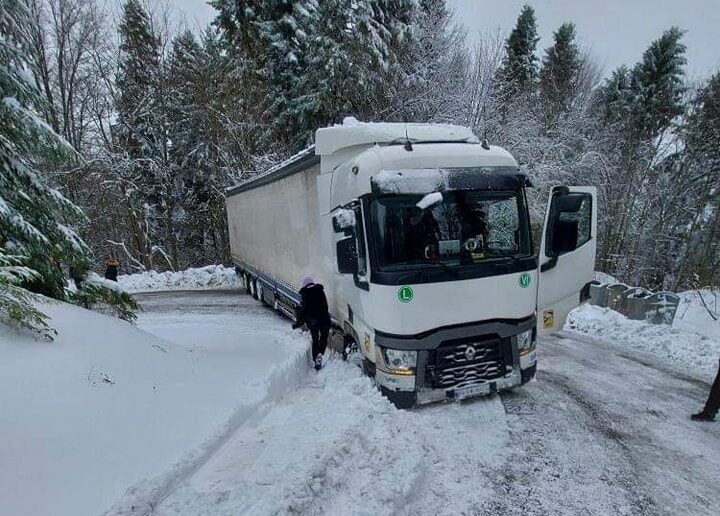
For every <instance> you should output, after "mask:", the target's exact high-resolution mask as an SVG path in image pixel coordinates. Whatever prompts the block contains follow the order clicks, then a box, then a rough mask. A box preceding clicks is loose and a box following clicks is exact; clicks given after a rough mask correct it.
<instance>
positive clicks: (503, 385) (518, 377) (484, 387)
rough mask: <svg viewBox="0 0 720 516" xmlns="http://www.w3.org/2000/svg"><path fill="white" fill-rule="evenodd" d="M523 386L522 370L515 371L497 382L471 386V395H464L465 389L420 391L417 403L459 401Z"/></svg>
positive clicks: (484, 382) (479, 383) (485, 382)
mask: <svg viewBox="0 0 720 516" xmlns="http://www.w3.org/2000/svg"><path fill="white" fill-rule="evenodd" d="M521 384H522V374H521V372H520V369H514V370H513V372H512V373H510V374H508V375H506V376H504V377H502V378H498V379H496V380H488V381H481V382H477V383H474V384H472V385H469V386H467V387H472V388H473V393H472V394H470V395H466V394H464V392H466V391H464V390H463V388H455V387H451V388H448V389H420V390H418V392H417V396H416V403H417V404H418V405H425V404H426V403H436V402H438V401H459V400H463V399H468V398H474V397H476V396H485V395H488V394H491V393H493V392H498V391H504V390H507V389H512V388H513V387H517V386H518V385H521Z"/></svg>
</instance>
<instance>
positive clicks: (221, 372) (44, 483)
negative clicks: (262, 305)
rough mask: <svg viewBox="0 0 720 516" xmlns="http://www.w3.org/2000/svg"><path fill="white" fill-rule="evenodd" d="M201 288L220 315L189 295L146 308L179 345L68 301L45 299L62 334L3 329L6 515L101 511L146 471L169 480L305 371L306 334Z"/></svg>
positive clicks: (1, 509) (1, 493)
mask: <svg viewBox="0 0 720 516" xmlns="http://www.w3.org/2000/svg"><path fill="white" fill-rule="evenodd" d="M202 294H205V297H204V298H203V299H204V301H205V303H206V304H208V305H215V306H214V307H213V308H212V309H211V310H212V312H213V314H214V315H209V316H201V315H200V314H198V313H195V316H193V315H190V314H183V313H182V309H183V308H182V307H184V309H187V308H188V306H189V307H197V308H195V310H196V312H201V311H202V309H201V308H200V307H201V306H202V305H203V303H202V302H198V301H197V300H195V299H187V300H186V301H185V303H186V304H183V301H182V300H175V301H173V303H172V304H173V305H174V308H173V310H170V312H169V313H168V312H165V313H161V312H153V311H152V309H151V310H149V311H148V312H146V313H144V314H143V315H142V316H141V319H140V327H141V328H146V329H149V330H150V331H152V332H155V333H156V334H159V335H163V336H167V337H169V338H171V339H173V340H174V341H175V342H170V341H169V340H166V339H163V338H161V337H159V336H157V335H152V334H151V333H148V332H145V331H143V330H142V329H139V328H135V327H133V326H131V325H129V324H127V323H125V322H123V321H120V320H117V319H115V318H111V317H108V316H104V315H101V314H98V313H95V312H90V311H88V310H84V309H82V308H78V307H75V306H70V305H67V304H63V303H57V302H49V303H47V304H45V305H43V306H42V309H43V310H44V311H45V312H46V313H47V314H48V315H49V316H50V317H52V324H53V325H54V326H55V328H56V329H57V330H58V333H59V334H58V337H57V338H56V339H55V341H53V342H44V341H38V340H35V339H34V338H32V337H29V336H26V335H22V334H18V333H17V332H15V331H14V330H11V329H10V328H8V327H6V326H3V325H0V356H1V357H2V360H0V514H3V515H6V514H7V515H23V516H32V515H47V514H53V515H72V516H77V515H84V514H99V513H101V512H102V511H104V510H106V509H107V508H108V507H110V506H111V505H112V504H113V503H114V502H115V501H116V500H118V499H119V498H120V497H121V496H122V495H123V493H125V491H126V489H127V488H128V487H129V486H131V485H133V484H137V483H138V482H140V481H141V480H142V479H143V478H155V479H156V481H155V484H153V485H154V487H155V488H156V489H163V488H168V487H169V486H171V485H172V478H173V475H174V474H175V473H172V474H170V475H168V474H167V472H168V471H170V472H178V471H183V468H185V469H187V468H192V466H193V464H194V463H195V462H196V461H197V460H200V458H201V457H202V456H203V453H206V452H209V450H210V449H211V448H212V446H213V445H214V444H215V443H217V442H218V441H219V440H221V439H222V438H223V436H224V435H225V434H227V433H229V432H232V430H233V429H234V428H235V427H236V426H237V425H239V424H240V423H241V421H242V419H243V417H246V416H247V415H248V414H250V413H252V412H253V411H254V410H255V408H256V407H257V406H258V405H259V404H260V403H261V402H263V401H264V400H265V399H266V397H267V396H268V395H270V393H274V392H278V391H282V390H283V389H284V385H285V383H286V382H287V381H289V379H291V378H292V377H293V375H295V376H299V375H300V374H302V371H303V370H304V368H305V367H306V364H305V347H306V346H305V340H304V339H303V338H302V336H300V335H298V334H297V332H292V331H291V330H290V329H289V328H287V327H286V326H285V325H282V324H278V318H277V316H275V315H274V314H272V313H270V312H268V311H266V310H259V309H258V310H247V309H246V308H244V307H243V305H242V300H243V299H247V298H246V297H240V296H238V295H237V294H236V293H228V294H215V295H214V296H213V295H212V294H206V293H201V295H202ZM179 307H181V308H179ZM257 308H259V307H257ZM178 312H180V313H178ZM208 319H209V324H206V321H207V320H208ZM142 484H143V487H145V486H148V485H149V484H150V483H149V482H143V483H142ZM148 496H149V495H148V493H147V492H145V491H143V498H144V499H147V498H148Z"/></svg>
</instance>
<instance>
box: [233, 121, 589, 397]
mask: <svg viewBox="0 0 720 516" xmlns="http://www.w3.org/2000/svg"><path fill="white" fill-rule="evenodd" d="M531 187H532V185H531V183H530V180H529V179H528V177H527V176H526V174H524V173H523V172H522V171H521V170H520V168H519V167H518V164H517V162H516V161H515V159H514V158H513V157H512V156H511V155H510V153H508V152H507V151H506V150H504V149H502V148H501V147H497V146H491V145H488V144H487V142H485V141H482V142H481V141H480V140H479V139H478V138H477V137H476V136H475V135H474V134H473V132H472V131H471V130H470V129H468V128H465V127H460V126H454V125H441V124H410V123H408V124H404V123H361V122H357V121H355V120H354V119H346V121H345V122H343V124H342V125H335V126H332V127H327V128H322V129H319V130H318V131H317V132H316V135H315V144H314V146H312V147H310V148H308V149H306V150H304V151H302V152H300V153H299V154H297V155H296V156H294V157H292V158H291V159H289V160H288V161H286V162H284V163H282V164H280V165H278V166H277V167H274V168H272V169H271V170H269V171H267V172H266V173H263V174H261V175H259V176H256V177H254V178H253V179H252V180H250V181H247V182H245V183H242V184H239V185H237V186H234V187H232V188H229V189H228V190H227V194H226V198H227V216H228V228H229V235H230V246H231V252H232V257H233V260H234V263H235V266H236V270H237V271H238V273H239V274H241V275H242V277H243V279H244V282H245V285H246V288H247V289H248V292H249V293H250V294H251V295H252V296H253V297H255V298H256V299H259V300H260V301H262V302H263V303H265V304H267V305H269V306H271V307H272V308H274V309H276V310H278V311H280V312H282V313H284V314H285V315H287V316H288V317H290V318H294V317H295V313H296V310H297V307H298V305H299V302H300V296H299V293H298V290H299V285H298V281H299V279H300V278H302V277H303V276H306V275H309V276H312V277H313V278H315V281H316V282H319V283H322V284H323V285H324V286H325V290H326V294H327V297H328V305H329V308H330V313H331V316H332V320H333V325H334V326H335V327H336V328H337V329H338V330H339V331H340V332H342V335H343V337H344V339H345V343H346V346H347V347H348V348H353V349H357V350H358V351H359V352H360V353H361V354H362V365H363V370H364V371H365V372H366V373H367V374H369V375H370V376H372V377H374V381H375V383H376V384H377V386H378V387H379V388H380V390H381V391H382V393H383V394H384V395H385V396H387V397H388V398H389V399H390V400H391V401H392V402H393V403H394V404H395V405H397V406H398V407H411V406H414V405H419V404H424V403H430V402H436V401H441V400H461V399H465V398H469V397H473V396H478V395H483V394H487V393H491V392H497V391H501V390H505V389H511V388H513V387H516V386H519V385H522V384H524V383H526V382H528V381H530V379H532V378H533V377H534V375H535V371H536V362H537V359H536V340H537V337H538V336H541V335H543V334H546V333H550V332H553V331H556V330H559V329H562V327H563V325H564V323H565V319H566V317H567V315H568V313H569V312H570V310H572V309H573V308H575V307H576V306H577V305H578V304H580V303H581V302H583V301H584V300H585V299H587V298H588V296H589V283H590V281H591V280H592V275H593V270H594V262H595V249H596V224H597V203H596V192H595V189H594V188H592V187H569V186H563V185H558V186H555V187H553V188H552V189H551V192H550V198H549V201H548V203H547V208H546V215H545V222H544V227H543V230H542V233H541V237H540V242H539V247H538V248H537V249H536V248H535V246H534V245H533V239H532V236H531V230H530V216H529V210H528V195H527V189H528V188H531Z"/></svg>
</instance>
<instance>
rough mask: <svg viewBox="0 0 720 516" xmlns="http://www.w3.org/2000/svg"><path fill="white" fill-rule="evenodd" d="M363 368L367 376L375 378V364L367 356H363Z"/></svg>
mask: <svg viewBox="0 0 720 516" xmlns="http://www.w3.org/2000/svg"><path fill="white" fill-rule="evenodd" d="M362 370H363V374H364V375H365V376H369V377H370V378H375V364H373V363H372V362H370V361H369V360H368V359H367V358H365V357H363V361H362Z"/></svg>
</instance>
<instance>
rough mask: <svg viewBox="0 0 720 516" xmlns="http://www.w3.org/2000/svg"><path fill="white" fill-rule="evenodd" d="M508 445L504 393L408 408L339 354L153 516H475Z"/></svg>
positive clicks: (263, 413) (264, 412)
mask: <svg viewBox="0 0 720 516" xmlns="http://www.w3.org/2000/svg"><path fill="white" fill-rule="evenodd" d="M477 432H481V433H482V434H481V435H482V436H481V437H479V438H478V436H477V435H475V436H474V437H471V436H473V433H477ZM507 438H508V426H507V421H506V419H505V413H504V409H503V405H502V403H501V402H500V400H499V398H497V397H493V398H486V399H482V400H478V401H477V402H475V403H472V404H471V405H467V404H466V405H459V404H455V405H438V406H435V407H428V408H425V409H422V410H417V411H398V410H397V409H395V408H394V407H393V406H392V405H391V404H390V403H389V402H388V401H387V399H385V398H383V397H382V396H381V395H380V393H379V392H378V390H377V388H376V387H375V386H374V385H373V382H372V380H371V379H369V378H367V377H365V376H363V375H362V373H361V371H360V369H359V368H358V367H356V366H354V365H352V364H349V363H345V362H342V361H341V360H340V359H338V358H335V359H331V360H330V361H329V363H328V364H327V366H326V367H325V368H324V369H323V370H322V371H320V373H315V372H314V371H312V372H311V373H310V374H309V375H307V376H306V378H305V379H303V380H302V381H301V382H300V384H299V385H298V386H297V388H295V389H292V390H291V391H288V392H287V393H286V394H285V396H283V397H282V398H281V399H279V400H278V401H276V402H273V403H267V404H264V405H262V406H261V407H260V408H259V409H258V410H257V411H256V413H255V414H253V415H252V416H251V418H250V419H248V421H247V422H246V423H245V424H244V425H242V426H241V427H239V428H238V429H237V431H236V432H235V434H234V435H233V436H232V437H231V438H230V439H228V440H227V441H226V442H225V444H224V445H223V446H222V448H221V449H219V450H218V453H216V454H215V455H214V456H213V457H211V458H210V460H208V461H207V462H206V463H205V464H203V465H202V467H200V468H198V470H197V471H196V472H195V473H194V474H193V475H192V476H191V477H188V478H187V479H186V481H185V482H183V483H182V485H181V486H180V487H179V489H177V490H176V491H175V492H173V493H172V494H171V495H169V496H168V497H167V498H166V499H165V500H164V501H163V502H162V503H161V504H160V505H159V506H158V507H157V509H156V510H155V512H154V514H156V515H158V516H170V515H188V516H190V515H198V514H374V515H385V514H387V515H390V514H462V513H470V512H472V510H473V508H475V509H476V508H477V507H479V506H480V505H481V503H482V502H483V501H485V500H488V499H489V498H490V497H491V496H492V494H493V493H492V489H491V488H489V487H487V486H485V485H484V482H483V481H482V480H483V479H482V477H481V472H483V471H491V470H492V465H494V464H496V463H497V462H498V461H499V460H500V459H502V458H503V456H504V454H505V453H506V452H507V447H506V446H505V444H506V440H507ZM468 457H470V461H472V463H473V465H475V464H477V466H476V467H477V468H478V469H479V470H471V469H470V468H466V467H465V466H466V463H467V462H469V461H468ZM469 486H471V487H470V488H469Z"/></svg>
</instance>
